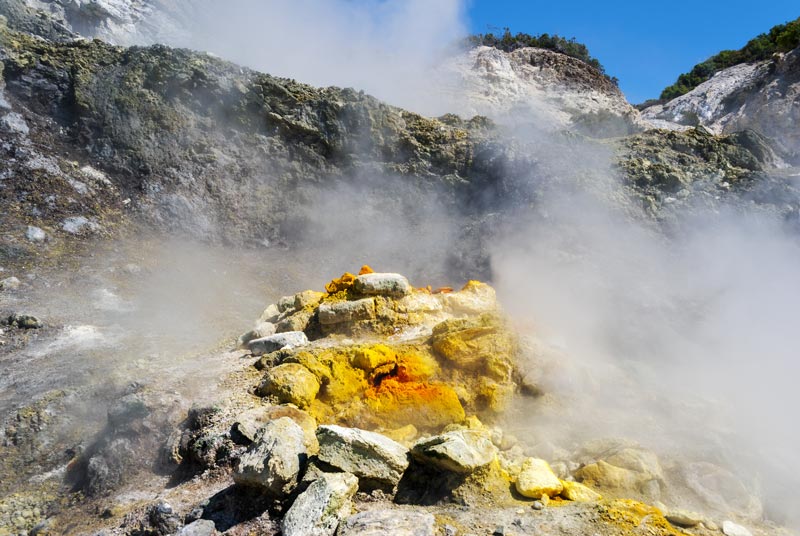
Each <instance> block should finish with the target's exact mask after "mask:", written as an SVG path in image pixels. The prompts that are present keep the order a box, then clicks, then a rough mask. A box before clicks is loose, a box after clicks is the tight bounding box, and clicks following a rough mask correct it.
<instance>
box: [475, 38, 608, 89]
mask: <svg viewBox="0 0 800 536" xmlns="http://www.w3.org/2000/svg"><path fill="white" fill-rule="evenodd" d="M467 43H468V44H469V45H471V46H480V45H483V46H487V47H494V48H496V49H498V50H502V51H504V52H513V51H515V50H517V49H520V48H525V47H536V48H544V49H547V50H552V51H553V52H558V53H560V54H564V55H566V56H570V57H572V58H577V59H579V60H581V61H582V62H584V63H587V64H589V65H591V66H592V67H594V68H595V69H597V70H598V71H600V73H601V74H602V75H603V76H605V77H606V78H607V79H608V80H610V81H611V82H612V83H613V84H614V85H618V84H619V80H618V79H617V78H616V77H613V76H608V75H607V74H606V70H605V68H604V67H603V65H602V64H601V63H600V61H598V60H597V58H593V57H592V55H591V54H589V49H588V48H586V45H584V44H583V43H578V42H577V41H576V40H575V38H574V37H572V38H570V39H566V38H564V37H561V36H559V35H555V34H553V35H550V34H546V33H543V34H539V35H530V34H526V33H518V34H516V35H512V33H511V31H510V30H509V29H508V28H505V31H504V32H503V35H502V36H496V35H494V34H493V33H486V34H476V35H471V36H469V37H468V38H467Z"/></svg>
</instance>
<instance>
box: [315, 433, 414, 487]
mask: <svg viewBox="0 0 800 536" xmlns="http://www.w3.org/2000/svg"><path fill="white" fill-rule="evenodd" d="M317 441H319V454H318V456H319V459H320V460H322V461H323V462H325V463H327V464H329V465H332V466H333V467H336V468H338V469H341V470H342V471H346V472H348V473H353V474H354V475H356V476H357V477H358V478H359V479H360V480H362V487H363V485H366V486H367V487H370V486H377V487H390V488H391V487H394V486H395V485H397V483H398V482H399V481H400V478H401V477H402V476H403V472H404V471H405V470H406V468H407V467H408V449H406V448H405V447H404V446H403V445H401V444H400V443H397V442H395V441H392V440H391V439H389V438H388V437H386V436H384V435H381V434H377V433H375V432H367V431H366V430H359V429H358V428H345V427H342V426H335V425H330V426H320V427H319V428H317Z"/></svg>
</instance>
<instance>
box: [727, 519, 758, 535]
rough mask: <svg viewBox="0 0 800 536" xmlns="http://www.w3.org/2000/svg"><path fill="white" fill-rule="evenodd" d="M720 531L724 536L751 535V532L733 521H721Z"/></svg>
mask: <svg viewBox="0 0 800 536" xmlns="http://www.w3.org/2000/svg"><path fill="white" fill-rule="evenodd" d="M722 533H723V534H725V536H753V533H752V532H750V531H749V530H747V529H746V528H744V527H743V526H741V525H737V524H736V523H734V522H733V521H723V522H722Z"/></svg>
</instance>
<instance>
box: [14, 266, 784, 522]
mask: <svg viewBox="0 0 800 536" xmlns="http://www.w3.org/2000/svg"><path fill="white" fill-rule="evenodd" d="M237 345H239V346H243V347H245V348H247V350H244V351H237V352H236V353H235V354H230V355H235V356H236V360H235V361H230V363H231V364H232V367H231V369H230V376H229V377H228V378H223V379H222V381H223V383H225V384H226V385H228V395H227V396H226V397H225V398H223V399H220V400H219V401H218V402H217V403H215V404H213V405H211V406H204V407H195V408H193V409H192V410H191V411H189V414H188V416H187V418H186V419H185V420H184V421H183V423H182V424H180V425H179V426H176V425H175V424H173V425H171V426H173V427H174V428H173V432H172V433H171V434H170V437H169V438H168V439H166V440H164V439H163V437H164V436H163V435H160V434H159V433H158V431H157V428H158V426H157V425H156V423H160V426H161V427H162V428H163V427H164V426H165V424H166V423H168V422H175V421H174V419H173V420H172V421H170V418H169V417H167V414H168V413H169V412H170V411H173V412H174V401H171V400H169V397H167V398H166V399H164V398H162V399H161V400H158V399H157V398H156V397H154V396H153V393H148V391H147V390H140V391H133V392H131V393H129V394H128V395H126V396H124V397H122V398H120V399H119V400H118V402H117V403H115V404H114V405H113V407H112V408H110V409H109V412H108V428H107V433H106V434H104V436H103V438H102V439H101V440H100V441H99V442H97V443H95V444H94V445H93V446H92V447H91V448H89V449H86V450H85V451H84V452H83V453H80V454H78V455H77V456H76V459H75V460H74V461H72V462H71V463H70V464H69V467H68V469H67V474H68V475H69V476H70V481H71V482H73V483H75V485H77V486H79V487H80V489H82V490H83V492H84V493H86V494H88V495H89V497H90V498H89V500H86V499H82V498H81V497H80V495H72V500H73V501H74V502H73V503H72V505H71V506H70V507H68V508H64V506H61V507H59V506H58V505H59V504H62V503H64V501H65V500H66V499H64V495H63V493H64V492H63V490H62V491H60V492H59V490H58V489H53V488H47V492H48V493H50V495H47V494H46V493H45V494H43V493H44V492H42V493H40V494H39V495H35V494H17V495H9V496H7V497H6V498H4V499H3V500H2V502H0V515H2V517H0V520H4V521H3V523H7V526H8V527H9V528H8V529H2V528H0V531H3V530H5V532H2V533H3V534H14V533H15V531H19V530H29V529H30V528H31V527H33V526H36V527H37V528H36V529H35V532H37V533H40V534H46V533H48V534H49V533H87V532H92V531H95V530H97V529H98V528H101V527H105V529H104V530H105V531H106V532H105V533H111V534H151V535H155V534H163V535H166V534H176V533H177V534H216V533H219V532H224V533H226V534H246V533H251V532H258V533H262V534H278V533H280V534H283V535H284V536H287V535H307V534H319V535H333V534H339V535H342V534H344V535H350V534H376V535H377V534H414V535H437V534H471V533H494V534H497V533H501V534H529V533H537V534H544V535H549V534H563V533H565V532H566V533H570V534H584V533H592V534H602V535H623V534H630V533H632V532H633V531H638V530H646V531H647V533H648V534H657V535H678V534H694V535H698V536H699V535H702V536H706V535H712V534H719V531H720V529H722V530H723V531H724V533H725V534H727V535H731V534H750V532H749V530H748V529H746V528H744V527H743V526H742V525H741V524H742V523H744V524H746V525H749V526H751V527H755V528H756V529H757V530H756V532H754V533H757V534H766V532H761V529H762V528H763V527H762V525H760V524H759V523H758V522H757V520H758V519H759V518H760V516H761V504H760V503H759V502H758V500H757V499H755V498H754V497H753V496H752V494H751V493H750V490H749V489H748V488H747V487H746V486H744V485H743V484H742V483H741V482H739V481H738V480H737V478H736V476H734V475H733V474H731V473H730V472H727V471H726V470H724V469H722V468H721V467H718V466H716V465H714V464H711V463H707V462H704V463H695V464H685V463H676V462H675V461H674V460H671V459H660V458H659V457H658V456H657V455H656V454H655V453H653V452H651V451H649V450H647V449H644V448H642V447H640V446H639V445H637V444H635V443H632V442H629V441H623V440H613V441H611V440H603V441H594V442H590V443H587V444H585V445H583V446H582V447H581V448H580V449H578V450H577V451H575V452H573V453H569V454H566V453H562V454H561V455H559V457H558V458H551V459H550V460H546V459H544V458H543V457H542V455H541V453H539V452H536V451H535V449H532V448H531V445H529V444H527V438H524V437H520V438H517V437H514V436H512V435H510V434H508V433H505V432H504V431H503V429H502V427H501V426H499V425H498V424H497V423H498V422H499V420H498V417H499V416H501V415H502V414H503V413H504V411H505V410H506V408H507V406H508V403H509V401H510V399H511V397H514V396H527V397H539V396H541V394H542V392H541V390H540V389H539V388H538V387H537V386H535V385H530V384H529V383H528V382H527V380H525V379H523V378H522V377H521V375H520V373H519V372H520V370H519V369H520V364H521V363H523V362H525V361H526V359H528V358H527V357H526V354H528V353H530V352H532V351H534V350H533V348H538V346H531V345H530V344H528V343H527V342H525V340H524V339H522V338H520V337H519V336H518V335H517V334H516V333H515V332H514V331H513V329H512V328H511V327H510V325H509V323H508V320H507V319H506V318H505V317H504V315H503V313H502V311H501V310H500V308H499V307H498V304H497V302H496V299H495V295H494V291H493V289H492V288H491V287H489V286H488V285H486V284H484V283H480V282H477V281H471V282H469V283H468V284H467V285H466V286H465V287H464V288H462V289H461V290H459V291H453V289H450V288H441V289H431V288H415V287H413V286H412V285H411V284H410V283H409V281H408V280H407V279H406V278H405V277H403V276H402V275H399V274H394V273H373V272H372V271H371V269H369V267H363V268H362V270H361V272H360V273H359V274H358V275H353V274H349V273H346V274H344V275H343V276H342V277H340V278H337V279H335V280H333V281H331V282H330V283H329V284H328V285H326V288H325V291H324V292H317V291H311V290H307V291H304V292H300V293H298V294H295V295H293V296H287V297H285V298H282V299H280V300H278V301H277V302H276V303H274V304H271V305H269V306H268V307H267V308H266V309H265V311H264V313H263V314H262V316H261V317H260V318H259V319H258V320H257V322H256V325H255V328H254V329H253V330H250V331H248V332H247V333H245V334H243V335H242V336H241V337H240V338H239V340H238V341H237ZM225 359H229V358H225ZM237 362H238V364H235V363H237ZM63 399H64V394H63V393H62V394H60V395H58V396H55V397H54V398H53V400H54V401H55V403H62V402H59V401H61V400H63ZM550 403H552V402H550ZM169 408H173V409H172V410H170V409H169ZM43 411H45V406H42V405H41V404H40V405H39V406H37V407H36V408H32V410H31V411H30V412H27V413H25V412H22V413H20V414H19V415H20V418H19V419H18V420H17V421H16V422H17V423H19V424H17V425H16V426H15V427H14V428H13V430H15V431H12V432H9V430H10V428H8V427H7V428H6V429H5V434H6V437H16V438H18V439H17V440H16V441H20V440H21V438H24V437H35V433H33V432H25V429H24V426H29V425H27V424H25V423H28V422H29V421H30V418H29V417H27V415H28V414H30V415H35V414H39V415H43ZM36 412H38V413H36ZM10 433H13V434H15V435H14V436H10V435H9V434H10ZM137 438H138V439H137ZM158 438H162V439H161V441H164V443H163V444H164V448H163V451H162V454H161V458H160V460H161V461H160V463H161V464H162V467H164V468H168V469H165V470H166V471H167V472H168V473H169V474H171V484H170V485H169V486H168V487H166V488H164V487H163V482H161V481H157V482H155V483H153V482H152V481H148V479H147V478H145V476H144V475H145V474H146V473H145V471H147V469H146V465H147V464H146V463H143V462H145V461H146V459H147V455H146V452H148V451H149V452H150V456H151V457H152V454H153V445H152V443H153V441H158V440H159V439H158ZM4 452H5V453H6V454H9V453H11V454H9V455H8V456H4V460H7V461H9V463H12V462H13V460H15V458H12V457H11V456H12V455H13V452H15V451H13V450H8V449H6V450H5V451H4ZM143 454H144V459H142V460H140V463H143V465H140V466H139V471H140V473H139V474H140V475H141V476H140V477H139V478H136V477H133V476H132V475H128V477H127V479H120V478H117V477H119V475H118V474H117V473H119V469H120V467H122V466H124V465H125V464H126V463H128V469H131V466H130V462H129V461H127V458H130V457H137V456H141V455H143ZM151 459H152V458H151ZM151 463H152V462H151ZM135 474H136V473H133V475H135ZM115 478H116V480H115ZM147 489H150V490H152V491H153V492H154V493H156V494H157V497H158V499H157V500H155V501H154V500H153V499H152V495H151V494H150V493H144V494H143V491H144V490H147ZM40 495H41V496H40ZM67 497H69V495H67ZM59 501H61V502H59ZM665 503H668V504H669V506H667V505H666V504H665ZM60 508H61V509H60ZM9 509H11V510H9ZM14 509H16V510H14ZM5 512H9V516H6V515H5ZM92 512H94V513H92ZM97 512H100V513H102V515H100V516H98V515H97ZM697 512H700V513H697ZM43 518H47V519H46V520H45V521H44V522H42V521H41V520H42V519H43ZM11 527H15V528H14V529H11ZM737 531H738V532H737ZM776 533H779V532H776Z"/></svg>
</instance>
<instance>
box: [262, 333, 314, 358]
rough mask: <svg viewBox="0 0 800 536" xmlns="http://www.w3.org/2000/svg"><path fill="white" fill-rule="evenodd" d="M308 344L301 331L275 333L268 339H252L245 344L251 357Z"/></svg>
mask: <svg viewBox="0 0 800 536" xmlns="http://www.w3.org/2000/svg"><path fill="white" fill-rule="evenodd" d="M307 344H308V337H306V334H305V333H303V332H302V331H287V332H285V333H276V334H275V335H270V336H268V337H262V338H260V339H254V340H252V341H250V342H249V343H248V344H247V347H248V348H249V349H250V352H251V353H252V354H253V355H256V356H258V355H264V354H269V353H271V352H275V351H277V350H280V349H281V348H286V347H287V346H289V347H292V348H297V347H298V346H305V345H307Z"/></svg>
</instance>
